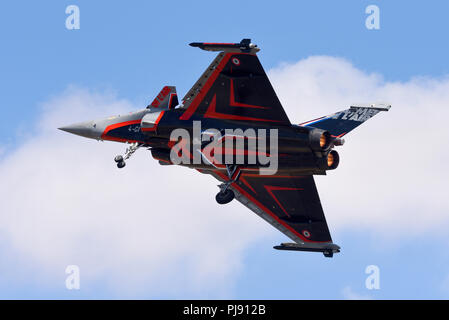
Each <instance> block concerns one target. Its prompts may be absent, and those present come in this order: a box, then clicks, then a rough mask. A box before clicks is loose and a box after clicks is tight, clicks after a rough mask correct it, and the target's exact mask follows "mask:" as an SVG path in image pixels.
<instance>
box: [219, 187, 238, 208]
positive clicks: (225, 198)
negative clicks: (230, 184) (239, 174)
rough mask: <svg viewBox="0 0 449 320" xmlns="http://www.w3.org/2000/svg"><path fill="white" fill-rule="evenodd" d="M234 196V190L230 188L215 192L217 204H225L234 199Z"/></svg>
mask: <svg viewBox="0 0 449 320" xmlns="http://www.w3.org/2000/svg"><path fill="white" fill-rule="evenodd" d="M234 197H235V194H234V191H232V190H231V189H227V190H226V191H220V192H219V193H217V195H216V196H215V200H217V202H218V203H219V204H226V203H229V202H231V201H232V200H234Z"/></svg>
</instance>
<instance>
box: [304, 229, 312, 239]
mask: <svg viewBox="0 0 449 320" xmlns="http://www.w3.org/2000/svg"><path fill="white" fill-rule="evenodd" d="M302 234H303V235H304V237H306V238H310V232H309V231H307V230H304V231H303V232H302Z"/></svg>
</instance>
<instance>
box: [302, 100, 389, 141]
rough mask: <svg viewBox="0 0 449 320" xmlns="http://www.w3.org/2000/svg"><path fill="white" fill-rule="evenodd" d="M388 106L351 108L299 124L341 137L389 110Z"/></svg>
mask: <svg viewBox="0 0 449 320" xmlns="http://www.w3.org/2000/svg"><path fill="white" fill-rule="evenodd" d="M390 108H391V105H389V104H371V105H368V106H351V107H350V108H349V109H346V110H343V111H339V112H336V113H334V114H331V115H329V116H324V117H321V118H318V119H314V120H310V121H307V122H304V123H301V124H300V126H306V127H314V128H318V129H323V130H327V131H329V132H330V134H331V135H333V136H334V137H342V136H344V135H345V134H347V133H348V132H350V131H352V130H354V129H355V128H357V127H358V126H359V125H361V124H362V123H363V122H365V121H366V120H368V119H370V118H372V117H374V116H375V115H376V114H378V113H379V112H380V111H388V110H390Z"/></svg>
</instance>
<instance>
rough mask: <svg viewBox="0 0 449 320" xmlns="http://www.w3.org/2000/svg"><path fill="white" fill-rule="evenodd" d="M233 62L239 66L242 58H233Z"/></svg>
mask: <svg viewBox="0 0 449 320" xmlns="http://www.w3.org/2000/svg"><path fill="white" fill-rule="evenodd" d="M232 63H233V64H235V65H236V66H238V65H239V64H240V60H239V59H237V58H232Z"/></svg>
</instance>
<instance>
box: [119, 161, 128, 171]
mask: <svg viewBox="0 0 449 320" xmlns="http://www.w3.org/2000/svg"><path fill="white" fill-rule="evenodd" d="M125 166H126V162H125V161H120V162H118V163H117V167H118V168H119V169H121V168H124V167H125Z"/></svg>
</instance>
